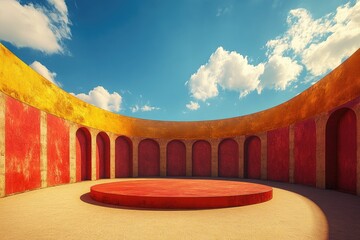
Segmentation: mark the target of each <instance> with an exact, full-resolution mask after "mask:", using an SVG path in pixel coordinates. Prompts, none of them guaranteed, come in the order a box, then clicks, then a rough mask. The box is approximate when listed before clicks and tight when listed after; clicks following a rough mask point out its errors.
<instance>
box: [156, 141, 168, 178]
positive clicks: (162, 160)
mask: <svg viewBox="0 0 360 240" xmlns="http://www.w3.org/2000/svg"><path fill="white" fill-rule="evenodd" d="M158 143H159V147H160V177H166V168H167V166H166V147H167V143H168V140H166V139H159V140H158Z"/></svg>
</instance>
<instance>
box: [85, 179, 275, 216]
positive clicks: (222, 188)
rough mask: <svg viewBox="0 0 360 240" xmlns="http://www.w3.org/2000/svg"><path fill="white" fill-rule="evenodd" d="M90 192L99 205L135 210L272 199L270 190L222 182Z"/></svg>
mask: <svg viewBox="0 0 360 240" xmlns="http://www.w3.org/2000/svg"><path fill="white" fill-rule="evenodd" d="M90 190H91V191H90V196H91V197H92V198H93V199H94V200H96V201H98V202H102V203H107V204H114V205H120V206H126V207H136V208H166V209H206V208H223V207H236V206H244V205H250V204H256V203H261V202H265V201H268V200H270V199H271V198H272V188H271V187H268V186H264V185H260V184H254V183H247V182H235V181H225V180H197V179H166V180H133V181H123V182H115V183H105V184H98V185H95V186H92V187H91V189H90Z"/></svg>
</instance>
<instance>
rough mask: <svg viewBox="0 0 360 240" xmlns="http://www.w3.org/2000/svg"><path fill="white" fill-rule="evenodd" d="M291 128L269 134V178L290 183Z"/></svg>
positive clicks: (280, 129)
mask: <svg viewBox="0 0 360 240" xmlns="http://www.w3.org/2000/svg"><path fill="white" fill-rule="evenodd" d="M289 153H290V152H289V127H285V128H279V129H276V130H273V131H269V132H268V133H267V178H268V179H269V180H274V181H282V182H288V181H289Z"/></svg>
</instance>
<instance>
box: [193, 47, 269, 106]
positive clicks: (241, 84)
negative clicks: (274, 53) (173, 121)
mask: <svg viewBox="0 0 360 240" xmlns="http://www.w3.org/2000/svg"><path fill="white" fill-rule="evenodd" d="M263 71H264V65H263V64H259V65H257V66H254V65H251V64H250V63H249V62H248V60H247V57H244V56H242V55H241V54H239V53H237V52H235V51H232V52H229V51H226V50H224V49H223V48H222V47H219V48H218V49H217V50H216V51H215V53H213V54H212V55H211V56H210V59H209V61H208V63H206V64H205V65H202V66H201V67H200V68H199V69H198V70H197V72H196V73H195V74H193V75H192V76H191V77H190V80H189V81H188V83H187V85H188V87H189V90H190V92H191V94H192V97H194V98H195V99H198V100H202V101H206V100H207V99H209V98H213V97H216V96H217V95H218V94H219V90H218V86H221V87H222V88H223V89H225V90H233V91H237V92H239V93H240V97H243V96H246V95H247V94H248V93H249V92H251V91H253V90H255V89H256V88H257V86H258V84H259V76H260V75H261V74H262V73H263Z"/></svg>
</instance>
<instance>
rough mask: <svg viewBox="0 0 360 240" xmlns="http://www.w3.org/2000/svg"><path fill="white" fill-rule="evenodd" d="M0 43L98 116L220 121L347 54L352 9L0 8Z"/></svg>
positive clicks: (257, 0)
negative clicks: (104, 113) (98, 111)
mask: <svg viewBox="0 0 360 240" xmlns="http://www.w3.org/2000/svg"><path fill="white" fill-rule="evenodd" d="M0 41H1V43H2V44H4V45H5V46H6V47H7V48H9V49H10V50H11V51H12V52H13V53H15V54H16V55H17V56H18V57H19V58H21V59H22V60H23V61H24V62H25V63H27V64H29V65H30V66H31V67H33V68H34V69H35V70H36V71H38V72H39V73H40V74H42V75H43V76H44V77H46V78H47V79H49V80H50V81H53V82H54V83H56V84H57V85H59V86H60V87H61V88H63V89H64V90H65V91H67V92H69V93H72V94H74V95H76V96H77V97H79V98H81V99H83V100H85V101H87V102H89V103H92V104H94V105H97V106H99V107H102V108H104V109H107V110H110V111H113V112H116V113H119V114H123V115H127V116H134V117H139V118H146V119H156V120H175V121H194V120H195V121H196V120H205V119H219V118H228V117H235V116H240V115H245V114H249V113H253V112H257V111H260V110H264V109H267V108H270V107H273V106H275V105H278V104H280V103H282V102H284V101H287V100H289V99H290V98H292V97H294V96H296V95H297V94H299V93H300V92H302V91H303V90H305V89H306V88H308V87H310V86H311V85H312V84H314V83H315V82H316V81H317V80H319V79H321V77H323V76H324V75H325V74H326V73H328V72H329V71H330V70H331V69H333V68H335V67H336V66H338V65H339V64H340V63H341V62H342V61H344V60H345V59H346V58H347V57H348V56H350V55H351V54H352V53H353V52H355V51H356V50H357V49H358V48H359V47H360V2H359V1H355V0H353V1H341V0H337V1H334V0H326V1H325V0H322V1H320V0H319V1H313V0H307V1H306V0H302V1H300V0H298V1H297V0H294V1H285V0H284V1H280V0H272V1H271V0H249V1H245V0H244V1H235V0H227V1H226V0H225V1H224V0H221V1H216V0H207V1H205V0H191V1H190V0H188V1H186V0H184V1H175V0H174V1H168V0H160V1H156V0H154V1H150V0H148V1H144V0H143V1H137V0H129V1H120V0H116V1H115V0H114V1H110V0H108V1H80V0H66V1H64V0H42V1H34V0H29V1H16V0H0ZM0 64H1V63H0Z"/></svg>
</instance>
